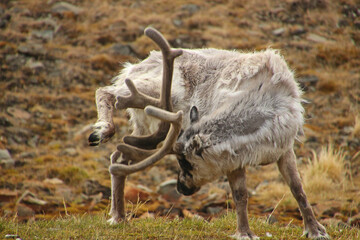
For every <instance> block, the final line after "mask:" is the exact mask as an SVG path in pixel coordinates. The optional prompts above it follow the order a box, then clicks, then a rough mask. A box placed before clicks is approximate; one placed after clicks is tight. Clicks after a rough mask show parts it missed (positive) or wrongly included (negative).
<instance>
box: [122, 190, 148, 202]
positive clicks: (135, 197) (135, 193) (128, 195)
mask: <svg viewBox="0 0 360 240" xmlns="http://www.w3.org/2000/svg"><path fill="white" fill-rule="evenodd" d="M124 192H125V200H126V201H130V202H132V203H134V204H136V203H138V202H146V201H147V200H148V199H149V196H150V194H149V193H148V192H145V191H143V190H141V189H139V188H136V187H132V186H125V191H124Z"/></svg>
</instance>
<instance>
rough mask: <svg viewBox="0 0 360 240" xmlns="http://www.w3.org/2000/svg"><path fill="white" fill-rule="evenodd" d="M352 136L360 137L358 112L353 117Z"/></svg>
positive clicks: (359, 115) (359, 116)
mask: <svg viewBox="0 0 360 240" xmlns="http://www.w3.org/2000/svg"><path fill="white" fill-rule="evenodd" d="M352 136H353V137H354V138H355V137H360V114H358V115H357V116H356V118H355V124H354V130H353V132H352Z"/></svg>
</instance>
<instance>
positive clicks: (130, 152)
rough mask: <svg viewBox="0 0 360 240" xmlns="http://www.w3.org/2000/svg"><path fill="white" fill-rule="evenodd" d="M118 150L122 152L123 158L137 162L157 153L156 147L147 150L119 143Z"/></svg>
mask: <svg viewBox="0 0 360 240" xmlns="http://www.w3.org/2000/svg"><path fill="white" fill-rule="evenodd" d="M117 150H118V151H119V152H121V153H122V158H123V159H124V160H125V161H131V163H137V162H139V161H141V160H143V159H145V158H147V157H149V156H151V155H152V154H154V153H155V151H156V150H155V149H152V150H145V149H141V148H137V147H134V146H131V145H128V144H119V145H118V146H117Z"/></svg>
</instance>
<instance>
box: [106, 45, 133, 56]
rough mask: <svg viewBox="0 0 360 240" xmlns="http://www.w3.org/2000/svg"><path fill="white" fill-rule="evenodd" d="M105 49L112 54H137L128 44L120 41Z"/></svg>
mask: <svg viewBox="0 0 360 240" xmlns="http://www.w3.org/2000/svg"><path fill="white" fill-rule="evenodd" d="M106 51H107V52H108V53H110V54H112V55H120V56H133V57H136V56H137V54H136V53H135V51H134V50H133V49H132V47H131V46H130V45H124V44H121V43H115V44H113V45H112V46H111V47H109V48H108V49H107V50H106Z"/></svg>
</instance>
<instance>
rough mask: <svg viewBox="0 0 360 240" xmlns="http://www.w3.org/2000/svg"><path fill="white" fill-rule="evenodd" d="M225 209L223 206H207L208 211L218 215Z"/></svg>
mask: <svg viewBox="0 0 360 240" xmlns="http://www.w3.org/2000/svg"><path fill="white" fill-rule="evenodd" d="M223 210H224V208H223V207H222V206H209V207H207V208H206V213H208V214H211V215H216V214H218V213H221V212H222V211H223Z"/></svg>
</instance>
